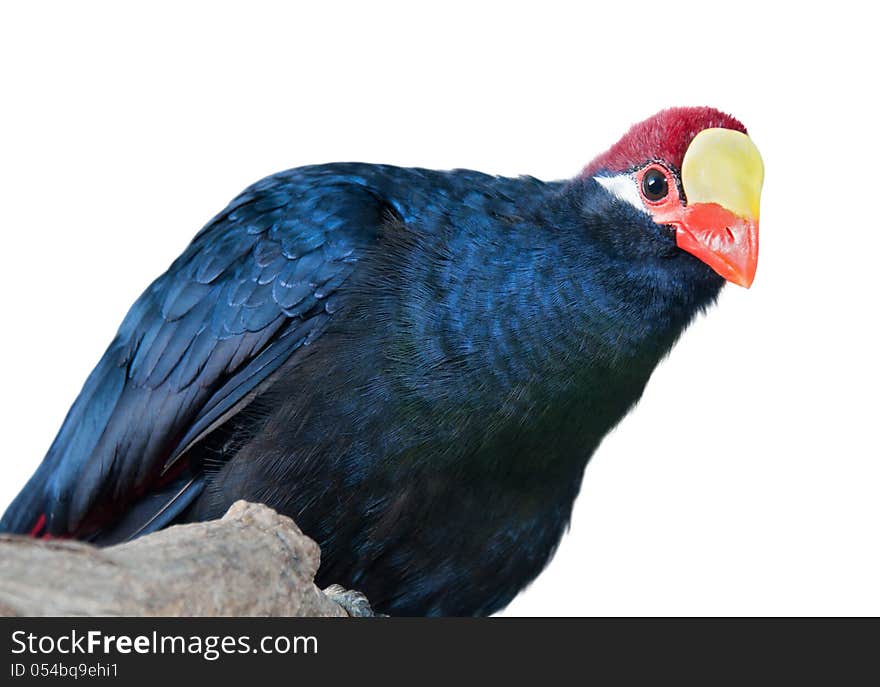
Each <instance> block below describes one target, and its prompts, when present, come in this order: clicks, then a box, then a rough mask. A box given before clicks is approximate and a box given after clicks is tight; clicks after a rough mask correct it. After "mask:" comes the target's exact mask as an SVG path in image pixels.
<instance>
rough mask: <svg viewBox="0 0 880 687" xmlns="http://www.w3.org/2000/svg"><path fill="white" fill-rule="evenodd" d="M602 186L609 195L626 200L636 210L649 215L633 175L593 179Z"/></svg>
mask: <svg viewBox="0 0 880 687" xmlns="http://www.w3.org/2000/svg"><path fill="white" fill-rule="evenodd" d="M593 178H594V179H595V180H596V181H597V182H599V184H601V185H602V186H603V187H604V188H605V189H606V190H607V191H608V192H609V193H612V194H613V195H615V196H616V197H617V198H620V200H625V201H626V202H627V203H629V204H630V205H632V206H633V207H634V208H635V209H636V210H641V211H642V212H644V213H645V214H646V215H647V214H649V213H648V210H647V209H646V208H645V204H644V203H643V202H642V196H641V194H640V193H639V187H638V184H636V180H635V178H634V177H633V175H632V174H618V175H617V176H613V177H593Z"/></svg>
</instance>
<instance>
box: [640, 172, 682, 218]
mask: <svg viewBox="0 0 880 687" xmlns="http://www.w3.org/2000/svg"><path fill="white" fill-rule="evenodd" d="M636 183H637V184H638V187H639V195H641V197H642V200H643V201H644V203H645V205H646V206H648V207H649V208H656V209H663V208H667V207H676V206H679V205H680V200H681V199H680V197H679V194H678V186H677V184H676V182H675V177H674V176H673V175H672V172H670V171H669V170H668V169H667V168H666V167H665V166H663V165H662V164H660V163H657V162H652V163H650V164H648V165H645V166H644V167H643V168H642V169H640V170H639V171H638V172H637V173H636Z"/></svg>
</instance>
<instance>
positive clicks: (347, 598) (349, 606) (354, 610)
mask: <svg viewBox="0 0 880 687" xmlns="http://www.w3.org/2000/svg"><path fill="white" fill-rule="evenodd" d="M324 594H326V595H327V597H328V598H329V599H330V600H331V601H335V602H336V603H338V604H339V605H340V606H342V608H343V609H345V612H346V613H348V615H350V616H351V617H352V618H376V617H385V616H383V615H382V614H381V613H374V612H373V608H372V606H370V602H369V601H368V600H367V597H366V596H364V595H363V594H361V593H360V592H357V591H355V590H353V589H346V588H345V587H343V586H342V585H339V584H331V585H330V586H329V587H327V588H326V589H325V590H324Z"/></svg>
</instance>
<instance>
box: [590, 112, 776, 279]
mask: <svg viewBox="0 0 880 687" xmlns="http://www.w3.org/2000/svg"><path fill="white" fill-rule="evenodd" d="M582 176H583V177H584V178H590V177H592V178H593V179H595V180H596V181H597V182H598V183H599V184H600V185H601V186H602V187H604V189H605V190H606V191H607V192H608V193H610V194H611V195H612V196H613V197H614V198H615V200H616V201H620V202H622V203H623V204H628V205H630V206H632V207H634V208H635V209H636V210H637V211H638V213H640V214H641V217H642V218H644V219H645V220H647V221H648V222H650V223H651V226H654V227H655V228H657V227H660V228H667V227H668V228H669V229H671V230H672V231H671V232H669V231H667V232H666V235H667V236H668V237H669V240H670V241H671V240H672V239H673V238H674V242H675V246H676V247H677V248H678V249H680V250H682V251H686V252H687V253H689V254H691V255H693V256H695V257H696V258H698V259H699V260H701V261H702V262H703V263H705V264H706V265H708V266H709V267H711V268H712V269H713V270H714V271H715V272H717V273H718V274H719V275H721V276H722V277H724V278H725V279H726V280H728V281H730V282H733V283H735V284H739V285H740V286H745V287H749V286H750V285H751V284H752V281H753V280H754V278H755V269H756V268H757V264H758V214H759V206H760V199H761V186H762V184H763V180H764V167H763V163H762V161H761V156H760V154H759V153H758V149H757V148H756V147H755V145H754V144H753V143H752V140H751V139H750V138H749V137H748V135H747V134H746V129H745V127H744V126H743V125H742V124H740V122H738V121H737V120H736V119H734V118H733V117H731V116H730V115H727V114H724V113H723V112H719V111H718V110H715V109H712V108H708V107H682V108H673V109H669V110H664V111H662V112H660V113H658V114H656V115H654V116H653V117H651V118H650V119H646V120H645V121H643V122H640V123H639V124H636V125H635V126H633V127H632V128H631V129H630V130H629V132H628V133H627V134H626V135H625V136H624V137H623V138H622V139H620V141H618V142H617V143H616V144H615V145H613V146H612V147H611V148H610V149H609V150H608V151H606V152H605V153H603V154H602V155H600V156H599V157H598V158H596V159H595V160H593V162H591V163H590V164H589V165H587V167H586V168H585V169H584V171H583V173H582Z"/></svg>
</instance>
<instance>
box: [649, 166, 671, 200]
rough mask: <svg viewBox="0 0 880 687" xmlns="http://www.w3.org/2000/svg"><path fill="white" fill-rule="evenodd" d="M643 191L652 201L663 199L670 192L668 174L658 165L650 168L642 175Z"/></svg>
mask: <svg viewBox="0 0 880 687" xmlns="http://www.w3.org/2000/svg"><path fill="white" fill-rule="evenodd" d="M642 193H644V194H645V198H647V199H648V200H651V201H657V200H663V199H664V198H665V197H666V194H667V193H669V182H668V181H667V180H666V175H665V174H664V173H663V172H662V171H661V170H659V169H657V168H656V167H653V168H651V169H649V170H648V171H647V172H645V175H644V176H643V177H642Z"/></svg>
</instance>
